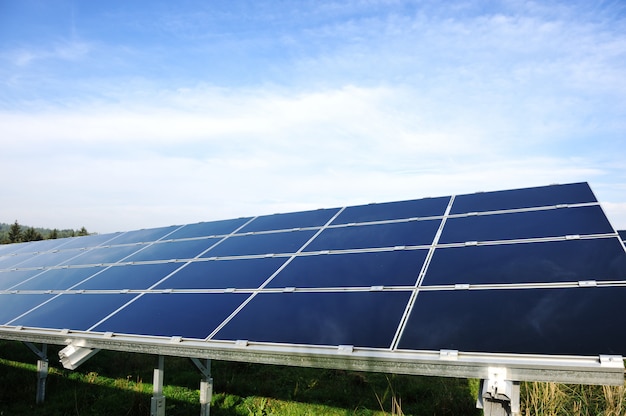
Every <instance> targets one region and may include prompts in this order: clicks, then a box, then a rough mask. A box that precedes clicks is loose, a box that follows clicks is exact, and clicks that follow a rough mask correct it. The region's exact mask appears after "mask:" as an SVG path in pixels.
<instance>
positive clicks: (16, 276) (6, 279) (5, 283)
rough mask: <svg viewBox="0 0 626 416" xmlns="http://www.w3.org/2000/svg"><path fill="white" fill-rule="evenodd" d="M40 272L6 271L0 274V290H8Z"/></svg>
mask: <svg viewBox="0 0 626 416" xmlns="http://www.w3.org/2000/svg"><path fill="white" fill-rule="evenodd" d="M41 272H42V271H41V270H11V271H8V270H7V271H4V272H0V290H6V289H10V288H12V287H13V286H15V285H17V284H20V283H22V282H24V281H26V280H28V279H30V278H31V277H33V276H35V275H36V274H39V273H41Z"/></svg>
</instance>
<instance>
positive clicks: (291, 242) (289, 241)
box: [201, 230, 316, 257]
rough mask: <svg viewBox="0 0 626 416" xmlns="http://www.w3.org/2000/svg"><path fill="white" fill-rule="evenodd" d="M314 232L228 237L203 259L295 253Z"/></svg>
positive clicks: (204, 255) (303, 231)
mask: <svg viewBox="0 0 626 416" xmlns="http://www.w3.org/2000/svg"><path fill="white" fill-rule="evenodd" d="M315 232H316V231H314V230H302V231H287V232H278V233H267V234H248V235H234V236H231V237H228V238H227V239H226V240H224V241H222V242H221V243H219V244H218V245H216V246H215V247H213V248H212V249H211V250H209V251H207V252H206V253H205V254H203V255H202V256H201V257H220V256H249V255H258V254H268V253H274V254H278V253H295V252H296V251H298V250H299V249H300V248H301V247H302V246H303V245H304V244H305V243H306V242H307V241H308V240H309V239H310V238H311V237H313V235H315Z"/></svg>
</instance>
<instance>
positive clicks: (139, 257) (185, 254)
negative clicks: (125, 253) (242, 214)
mask: <svg viewBox="0 0 626 416" xmlns="http://www.w3.org/2000/svg"><path fill="white" fill-rule="evenodd" d="M218 241H220V238H202V239H197V240H183V241H166V242H163V243H154V244H151V245H149V246H147V247H145V248H143V249H142V250H141V251H138V252H137V253H135V254H133V255H132V256H130V257H128V258H127V259H126V261H155V260H176V259H193V258H194V257H196V256H197V255H199V254H200V253H202V252H203V251H205V250H206V249H208V248H209V247H211V246H212V245H213V244H215V243H217V242H218Z"/></svg>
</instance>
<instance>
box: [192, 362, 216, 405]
mask: <svg viewBox="0 0 626 416" xmlns="http://www.w3.org/2000/svg"><path fill="white" fill-rule="evenodd" d="M191 361H192V362H193V363H194V364H195V365H196V367H198V370H200V372H201V373H202V380H200V416H209V415H210V414H211V397H213V378H212V377H211V360H210V359H208V358H207V359H206V364H202V362H201V361H200V360H199V359H197V358H192V359H191Z"/></svg>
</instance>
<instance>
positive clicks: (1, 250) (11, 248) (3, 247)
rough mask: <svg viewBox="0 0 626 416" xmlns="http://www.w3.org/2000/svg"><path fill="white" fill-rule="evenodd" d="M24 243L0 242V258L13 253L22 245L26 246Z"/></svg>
mask: <svg viewBox="0 0 626 416" xmlns="http://www.w3.org/2000/svg"><path fill="white" fill-rule="evenodd" d="M26 245H27V243H21V244H15V243H14V244H0V258H2V257H1V256H8V255H10V254H13V253H15V252H16V251H18V250H19V249H20V248H21V247H22V246H26Z"/></svg>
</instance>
